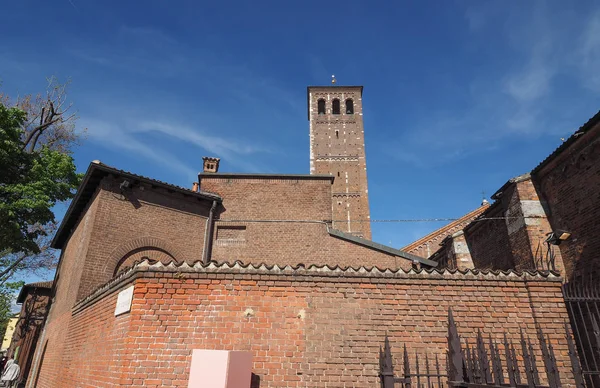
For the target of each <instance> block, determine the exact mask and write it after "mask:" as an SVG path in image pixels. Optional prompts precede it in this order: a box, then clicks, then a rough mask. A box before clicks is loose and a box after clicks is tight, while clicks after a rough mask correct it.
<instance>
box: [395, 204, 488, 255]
mask: <svg viewBox="0 0 600 388" xmlns="http://www.w3.org/2000/svg"><path fill="white" fill-rule="evenodd" d="M489 207H490V204H488V203H486V204H484V205H481V206H480V207H478V208H477V209H475V210H473V211H471V212H469V213H467V214H465V215H464V216H462V217H460V218H459V219H457V220H455V221H452V222H451V223H449V224H448V225H445V226H442V227H441V228H439V229H436V230H434V231H433V232H431V233H429V234H428V235H426V236H424V237H421V238H420V239H418V240H416V241H414V242H412V243H410V244H408V245H407V246H405V247H403V248H401V250H402V251H405V252H410V251H412V250H413V249H417V248H418V247H419V246H420V245H423V244H425V243H426V242H428V241H430V240H434V239H436V238H438V237H446V236H447V235H448V234H449V231H450V230H452V229H453V228H455V227H457V226H459V225H461V224H467V223H469V222H470V221H472V220H474V219H475V218H477V217H479V216H480V215H481V214H482V213H483V212H484V211H485V210H486V209H487V208H489Z"/></svg>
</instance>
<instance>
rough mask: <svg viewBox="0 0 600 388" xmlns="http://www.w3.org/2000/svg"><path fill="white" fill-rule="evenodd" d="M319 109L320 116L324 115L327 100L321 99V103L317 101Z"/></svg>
mask: <svg viewBox="0 0 600 388" xmlns="http://www.w3.org/2000/svg"><path fill="white" fill-rule="evenodd" d="M317 107H318V111H319V114H320V115H324V114H325V100H323V99H320V100H319V101H317Z"/></svg>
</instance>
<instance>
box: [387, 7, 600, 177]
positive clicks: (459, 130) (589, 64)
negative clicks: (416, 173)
mask: <svg viewBox="0 0 600 388" xmlns="http://www.w3.org/2000/svg"><path fill="white" fill-rule="evenodd" d="M532 4H534V5H533V6H532V8H531V9H530V12H529V13H526V12H523V9H519V12H516V11H515V12H513V14H507V13H506V12H507V11H506V10H504V9H499V8H497V7H493V6H489V7H481V6H477V7H476V8H469V9H468V10H467V11H466V13H465V19H466V21H467V27H468V30H469V31H470V32H471V33H472V34H473V36H474V38H473V39H480V38H481V37H482V36H487V35H485V34H490V33H491V32H490V31H495V32H494V34H496V35H497V34H498V32H496V31H502V34H501V39H500V41H501V42H502V44H504V45H505V47H499V48H498V49H499V50H505V51H507V52H508V53H509V54H507V55H510V56H511V58H514V60H511V61H510V62H506V63H499V64H498V68H497V69H495V72H489V73H488V74H477V75H476V76H473V78H472V80H471V86H470V92H471V93H470V99H469V100H468V107H467V108H465V109H464V110H457V109H455V110H452V111H448V110H445V109H439V110H437V111H435V110H434V111H432V112H431V113H430V115H428V116H427V117H424V118H421V119H420V121H419V122H418V123H417V124H416V125H415V126H414V127H413V128H409V129H408V130H407V131H406V133H404V134H403V135H402V136H401V139H400V140H399V142H398V143H396V144H389V145H387V146H388V147H390V148H389V153H390V154H391V155H392V156H394V157H395V158H400V159H402V160H403V161H406V162H409V163H412V164H414V165H416V166H420V167H426V166H431V165H439V164H444V163H446V162H448V161H451V160H453V159H460V158H464V157H466V156H468V155H470V154H472V153H473V152H481V151H482V150H486V149H488V148H489V147H492V148H493V147H495V145H496V144H497V143H498V142H501V141H504V140H505V139H507V138H512V139H514V138H515V137H529V138H535V137H538V136H541V135H548V134H558V133H560V134H563V135H566V134H568V133H569V132H571V131H572V130H573V128H570V127H564V126H561V124H563V123H564V121H565V117H566V115H567V114H570V115H571V116H570V118H571V119H579V120H580V121H581V122H584V121H585V120H586V119H587V117H586V116H583V117H580V116H576V115H581V112H582V110H577V111H576V112H574V111H573V110H572V109H568V108H566V107H564V108H561V109H560V113H559V110H557V106H560V105H561V102H560V101H561V100H560V98H561V95H560V93H561V92H562V89H561V88H560V87H559V86H558V84H559V83H560V82H561V81H562V82H564V80H565V79H566V80H568V81H569V82H570V83H571V87H572V89H571V90H576V89H580V90H583V89H588V90H591V91H592V92H595V93H600V72H598V69H600V11H599V12H596V13H594V14H592V15H591V16H590V17H589V19H588V20H585V21H584V22H583V23H582V22H581V20H579V19H578V20H576V21H574V20H570V19H569V17H568V15H567V16H565V15H562V14H561V13H560V12H550V11H549V10H548V9H547V8H546V4H545V3H544V2H536V3H532ZM498 20H502V22H501V23H499V22H498ZM494 23H496V24H494ZM495 29H496V30H495ZM482 30H485V31H482ZM482 34H483V35H482ZM496 44H498V42H497V43H496ZM487 49H489V48H488V47H485V46H484V44H483V43H482V47H481V48H480V50H487ZM599 96H600V95H599ZM587 113H590V112H587ZM592 113H593V112H592ZM565 132H566V133H565ZM399 151H400V152H399Z"/></svg>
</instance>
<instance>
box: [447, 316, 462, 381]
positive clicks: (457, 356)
mask: <svg viewBox="0 0 600 388" xmlns="http://www.w3.org/2000/svg"><path fill="white" fill-rule="evenodd" d="M448 358H449V360H448V364H449V366H450V367H449V369H448V380H449V381H450V382H452V383H453V384H458V383H462V382H463V376H464V369H463V368H464V366H463V354H462V349H461V347H460V337H459V335H458V330H457V328H456V323H455V322H454V316H453V315H452V308H448Z"/></svg>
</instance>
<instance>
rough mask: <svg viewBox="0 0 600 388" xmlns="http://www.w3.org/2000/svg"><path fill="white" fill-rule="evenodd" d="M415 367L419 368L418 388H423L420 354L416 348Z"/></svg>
mask: <svg viewBox="0 0 600 388" xmlns="http://www.w3.org/2000/svg"><path fill="white" fill-rule="evenodd" d="M415 368H416V369H417V388H421V371H420V370H419V354H418V353H417V351H416V350H415Z"/></svg>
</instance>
